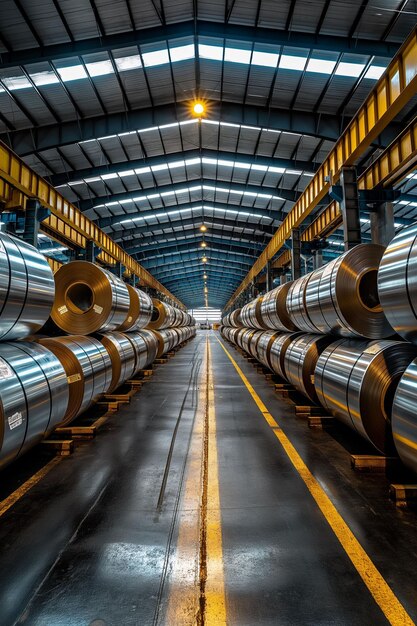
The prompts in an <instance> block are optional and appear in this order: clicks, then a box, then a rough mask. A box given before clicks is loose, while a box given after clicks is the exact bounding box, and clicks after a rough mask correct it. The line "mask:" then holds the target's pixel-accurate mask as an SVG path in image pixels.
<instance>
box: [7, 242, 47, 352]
mask: <svg viewBox="0 0 417 626" xmlns="http://www.w3.org/2000/svg"><path fill="white" fill-rule="evenodd" d="M54 294H55V283H54V276H53V273H52V270H51V268H50V267H49V264H48V262H47V260H46V259H45V257H44V256H43V255H42V254H40V253H39V252H38V251H37V250H36V248H34V247H33V246H31V245H29V244H27V243H26V242H24V241H22V240H20V239H17V238H16V237H12V236H10V235H6V234H5V233H0V339H1V340H2V341H5V340H13V339H23V338H24V337H28V336H29V335H32V334H33V333H36V332H37V331H38V330H39V329H40V328H41V327H42V326H43V325H44V324H45V322H46V321H47V320H48V317H49V315H50V313H51V309H52V305H53V303H54Z"/></svg>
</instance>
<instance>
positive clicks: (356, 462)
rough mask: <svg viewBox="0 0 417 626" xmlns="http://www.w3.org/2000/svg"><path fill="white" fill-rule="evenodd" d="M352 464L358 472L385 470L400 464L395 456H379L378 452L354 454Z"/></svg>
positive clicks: (351, 459)
mask: <svg viewBox="0 0 417 626" xmlns="http://www.w3.org/2000/svg"><path fill="white" fill-rule="evenodd" d="M350 464H351V466H352V468H353V469H354V470H357V471H358V472H383V471H385V470H386V469H387V468H389V467H393V466H395V465H397V464H398V458H397V457H395V456H378V455H377V454H352V455H351V457H350Z"/></svg>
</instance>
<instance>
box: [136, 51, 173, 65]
mask: <svg viewBox="0 0 417 626" xmlns="http://www.w3.org/2000/svg"><path fill="white" fill-rule="evenodd" d="M142 58H143V63H144V65H145V67H153V66H155V65H163V64H164V63H169V56H168V50H167V49H166V48H165V49H163V50H155V52H145V53H144V54H142Z"/></svg>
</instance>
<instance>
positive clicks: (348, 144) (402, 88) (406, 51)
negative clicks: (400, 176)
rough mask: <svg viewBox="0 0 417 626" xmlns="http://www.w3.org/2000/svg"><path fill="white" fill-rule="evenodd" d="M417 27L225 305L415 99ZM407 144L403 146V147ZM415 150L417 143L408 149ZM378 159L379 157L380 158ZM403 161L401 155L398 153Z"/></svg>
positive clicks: (246, 284)
mask: <svg viewBox="0 0 417 626" xmlns="http://www.w3.org/2000/svg"><path fill="white" fill-rule="evenodd" d="M416 59H417V27H415V28H414V29H413V32H412V33H411V35H410V36H409V37H408V39H407V40H406V41H405V43H404V44H403V46H401V49H400V50H399V52H398V54H397V55H396V56H395V57H394V59H393V60H392V61H391V63H390V64H389V66H388V68H387V70H386V71H385V72H384V74H383V75H382V76H381V78H380V79H379V81H378V82H377V84H376V85H375V87H374V89H373V90H372V91H371V92H370V94H369V96H368V97H367V98H366V100H365V102H364V103H363V105H362V106H361V107H360V108H359V110H358V112H357V113H356V115H355V117H354V118H353V120H352V121H351V123H350V124H349V126H348V127H347V129H346V130H345V132H344V133H343V135H342V136H341V137H340V139H339V140H338V141H337V142H336V145H335V147H334V148H333V149H332V150H331V151H330V153H329V155H328V156H327V158H326V159H325V160H324V162H323V164H322V165H321V166H320V168H319V170H318V171H317V172H316V174H315V175H314V177H313V178H312V180H311V182H310V184H309V185H308V186H307V188H306V189H305V191H304V192H303V194H302V195H301V197H300V198H299V200H298V201H297V202H296V203H295V205H294V207H293V208H292V209H291V210H290V211H289V213H288V215H287V217H286V218H285V220H284V221H283V223H282V224H281V226H280V227H279V228H278V230H277V232H276V233H275V235H274V236H273V238H272V240H271V242H270V243H269V244H268V246H267V247H266V249H265V250H264V251H263V252H262V254H261V255H260V257H259V259H258V260H257V261H256V263H255V264H254V266H253V267H252V268H251V270H250V272H249V273H248V274H247V276H246V277H245V279H244V280H243V281H242V283H241V285H240V286H239V287H238V289H237V290H236V291H235V293H234V294H233V296H232V297H231V298H230V299H229V301H228V302H227V304H226V309H228V308H230V307H231V306H232V305H233V303H234V302H235V301H236V299H237V297H238V296H239V295H240V294H241V293H242V292H243V291H244V290H245V289H246V288H247V287H248V286H249V284H250V283H251V282H252V281H253V280H254V278H256V276H257V275H258V274H259V273H260V272H261V271H262V270H263V268H264V267H265V266H266V264H267V263H268V261H270V260H271V259H273V257H274V256H275V255H276V254H277V253H278V252H279V251H280V249H281V248H282V246H283V245H284V244H285V241H286V240H287V239H288V237H289V236H290V233H291V231H292V229H293V228H297V227H298V226H300V224H302V222H303V221H304V219H305V218H306V217H307V216H308V215H309V214H310V213H311V212H312V211H313V210H314V208H315V207H316V206H317V205H318V203H319V202H320V201H321V200H322V199H323V198H324V197H325V195H326V194H327V192H328V190H329V188H330V185H331V184H332V183H333V184H334V183H336V182H337V181H338V180H339V177H340V173H341V171H342V168H343V167H346V166H350V165H354V164H355V162H356V160H357V159H358V158H359V156H360V155H361V154H363V152H364V150H365V149H366V148H367V147H368V146H369V145H370V143H371V142H372V141H373V139H374V138H375V137H376V136H377V135H378V134H379V133H380V132H381V130H382V129H383V128H384V127H386V126H387V125H388V124H389V123H390V121H391V120H392V119H394V118H395V116H396V115H398V113H399V112H400V111H401V109H403V108H404V106H405V105H406V104H407V103H408V102H409V101H410V100H411V98H413V96H414V95H415V94H416V90H417V61H416ZM406 148H407V145H404V149H406ZM410 150H411V152H414V146H408V151H409V152H410ZM378 160H379V159H378ZM398 160H399V161H401V160H402V155H398Z"/></svg>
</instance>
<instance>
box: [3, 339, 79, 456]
mask: <svg viewBox="0 0 417 626" xmlns="http://www.w3.org/2000/svg"><path fill="white" fill-rule="evenodd" d="M68 398H69V392H68V384H67V377H66V374H65V370H64V368H63V367H62V365H61V363H60V361H59V360H58V359H57V358H56V357H55V355H54V354H53V353H52V352H50V351H49V350H48V349H47V348H45V347H44V346H40V345H37V344H35V343H27V342H20V343H2V344H0V411H1V417H0V420H1V421H0V424H1V440H0V441H1V444H0V467H3V466H5V465H6V464H8V463H10V462H11V461H13V460H15V459H16V458H17V457H19V456H20V455H21V454H23V453H24V452H26V451H27V450H28V449H29V448H31V447H32V446H34V445H35V444H36V443H38V442H39V441H41V439H43V438H44V437H45V436H47V435H48V434H49V433H50V432H51V431H52V430H53V429H54V428H56V427H57V426H58V425H59V424H60V422H61V421H62V419H63V417H64V415H65V413H66V411H67V406H68Z"/></svg>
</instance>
